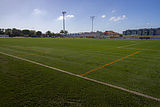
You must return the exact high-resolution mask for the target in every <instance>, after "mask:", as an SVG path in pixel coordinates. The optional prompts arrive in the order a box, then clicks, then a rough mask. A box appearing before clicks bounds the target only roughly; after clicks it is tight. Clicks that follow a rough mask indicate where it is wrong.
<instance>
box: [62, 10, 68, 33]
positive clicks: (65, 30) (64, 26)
mask: <svg viewBox="0 0 160 107" xmlns="http://www.w3.org/2000/svg"><path fill="white" fill-rule="evenodd" d="M66 13H67V12H65V11H63V12H62V14H63V32H64V34H65V31H66V30H65V14H66Z"/></svg>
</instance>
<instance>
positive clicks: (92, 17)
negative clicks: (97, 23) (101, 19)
mask: <svg viewBox="0 0 160 107" xmlns="http://www.w3.org/2000/svg"><path fill="white" fill-rule="evenodd" d="M90 18H91V20H92V30H91V32H93V21H94V18H95V16H91V17H90Z"/></svg>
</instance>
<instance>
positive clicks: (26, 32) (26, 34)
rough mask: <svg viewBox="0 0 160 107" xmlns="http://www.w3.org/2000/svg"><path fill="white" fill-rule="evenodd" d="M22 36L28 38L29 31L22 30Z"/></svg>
mask: <svg viewBox="0 0 160 107" xmlns="http://www.w3.org/2000/svg"><path fill="white" fill-rule="evenodd" d="M22 35H24V36H29V35H30V30H22Z"/></svg>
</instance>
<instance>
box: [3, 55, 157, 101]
mask: <svg viewBox="0 0 160 107" xmlns="http://www.w3.org/2000/svg"><path fill="white" fill-rule="evenodd" d="M0 54H3V55H6V56H10V57H13V58H16V59H19V60H23V61H26V62H30V63H33V64H37V65H40V66H43V67H46V68H49V69H52V70H56V71H60V72H63V73H66V74H69V75H72V76H76V77H79V78H82V79H85V80H88V81H92V82H95V83H98V84H102V85H105V86H109V87H112V88H115V89H119V90H122V91H125V92H128V93H132V94H134V95H137V96H141V97H145V98H148V99H152V100H155V101H158V102H160V98H156V97H152V96H149V95H146V94H143V93H139V92H136V91H132V90H129V89H125V88H122V87H119V86H116V85H112V84H109V83H106V82H101V81H98V80H95V79H91V78H87V77H83V76H81V75H78V74H74V73H71V72H68V71H65V70H62V69H58V68H54V67H51V66H48V65H45V64H41V63H38V62H35V61H32V60H28V59H25V58H21V57H17V56H14V55H10V54H7V53H4V52H0Z"/></svg>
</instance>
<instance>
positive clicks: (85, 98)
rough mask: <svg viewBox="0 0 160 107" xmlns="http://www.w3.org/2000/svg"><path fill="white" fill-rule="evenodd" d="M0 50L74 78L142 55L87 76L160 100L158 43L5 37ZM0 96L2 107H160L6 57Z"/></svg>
mask: <svg viewBox="0 0 160 107" xmlns="http://www.w3.org/2000/svg"><path fill="white" fill-rule="evenodd" d="M132 44H135V45H133V46H129V45H132ZM127 45H128V46H127ZM120 46H124V47H122V48H119V47H120ZM0 51H1V52H5V53H8V54H11V55H16V56H19V57H23V58H26V59H30V60H33V61H37V62H40V63H43V64H46V65H49V66H53V67H56V68H60V69H63V70H66V71H68V72H72V73H75V74H82V73H85V72H87V71H89V70H91V69H94V68H96V67H99V66H101V65H104V64H106V63H110V62H112V61H114V60H117V59H119V58H122V57H124V56H127V55H129V54H132V53H134V52H136V51H141V52H140V53H138V54H136V55H134V56H130V57H128V58H126V59H124V60H122V61H119V62H116V63H113V64H112V65H109V66H106V67H104V68H102V69H100V70H97V71H94V72H92V73H89V74H87V75H85V76H86V77H89V78H93V79H96V80H100V81H104V82H107V83H111V84H114V85H117V86H121V87H124V88H127V89H130V90H135V91H138V92H141V93H144V94H147V95H151V96H154V97H157V98H160V92H159V90H160V85H159V84H160V61H159V60H160V41H159V40H123V39H122V40H114V39H53V38H1V39H0ZM0 93H1V94H0V97H1V99H0V105H2V106H10V105H13V106H35V105H36V106H45V105H46V106H91V107H93V106H96V107H97V106H98V107H99V106H102V107H104V106H123V107H124V106H129V105H132V106H157V107H158V106H159V104H160V103H159V102H156V101H153V100H149V99H147V98H143V97H139V96H136V95H133V94H129V93H127V92H123V91H120V90H117V89H113V88H110V87H107V86H103V85H100V84H97V83H93V82H90V81H87V80H83V79H80V78H78V77H73V76H70V75H67V74H63V73H60V72H58V71H53V70H50V69H48V68H44V67H41V66H38V65H34V64H31V63H28V62H24V61H21V60H18V59H15V58H11V57H8V56H4V55H0Z"/></svg>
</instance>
